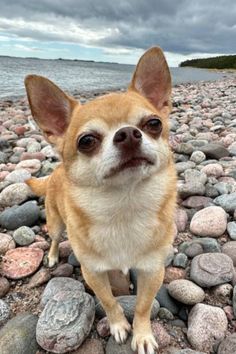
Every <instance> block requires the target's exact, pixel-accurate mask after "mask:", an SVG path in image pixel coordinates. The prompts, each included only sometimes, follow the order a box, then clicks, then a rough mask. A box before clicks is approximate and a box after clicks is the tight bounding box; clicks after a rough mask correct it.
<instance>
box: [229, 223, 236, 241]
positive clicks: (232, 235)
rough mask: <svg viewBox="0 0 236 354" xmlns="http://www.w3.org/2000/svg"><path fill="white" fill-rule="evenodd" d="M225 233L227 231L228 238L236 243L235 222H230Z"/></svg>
mask: <svg viewBox="0 0 236 354" xmlns="http://www.w3.org/2000/svg"><path fill="white" fill-rule="evenodd" d="M227 231H228V234H229V237H230V238H231V239H232V240H235V241H236V222H235V221H231V222H229V223H228V224H227Z"/></svg>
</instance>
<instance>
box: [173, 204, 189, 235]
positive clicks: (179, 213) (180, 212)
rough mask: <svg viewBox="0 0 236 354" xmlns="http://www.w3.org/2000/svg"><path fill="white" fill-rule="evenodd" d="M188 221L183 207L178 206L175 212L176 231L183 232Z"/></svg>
mask: <svg viewBox="0 0 236 354" xmlns="http://www.w3.org/2000/svg"><path fill="white" fill-rule="evenodd" d="M187 222H188V215H187V213H186V211H185V210H184V209H180V208H178V209H177V210H176V214H175V223H176V226H177V230H178V232H184V231H185V229H186V226H187Z"/></svg>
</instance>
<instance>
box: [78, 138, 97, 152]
mask: <svg viewBox="0 0 236 354" xmlns="http://www.w3.org/2000/svg"><path fill="white" fill-rule="evenodd" d="M99 142H100V139H99V138H98V137H97V136H95V135H92V134H86V135H83V136H82V137H80V138H79V139H78V150H79V151H81V152H85V153H86V152H91V151H93V150H94V149H95V148H96V147H97V146H98V145H99Z"/></svg>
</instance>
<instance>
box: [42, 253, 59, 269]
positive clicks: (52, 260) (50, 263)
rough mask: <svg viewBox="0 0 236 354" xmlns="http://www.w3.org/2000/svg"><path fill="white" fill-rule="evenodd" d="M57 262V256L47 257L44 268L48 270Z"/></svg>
mask: <svg viewBox="0 0 236 354" xmlns="http://www.w3.org/2000/svg"><path fill="white" fill-rule="evenodd" d="M58 261H59V260H58V257H57V256H47V257H46V260H45V266H47V267H48V268H53V267H55V266H56V265H57V263H58Z"/></svg>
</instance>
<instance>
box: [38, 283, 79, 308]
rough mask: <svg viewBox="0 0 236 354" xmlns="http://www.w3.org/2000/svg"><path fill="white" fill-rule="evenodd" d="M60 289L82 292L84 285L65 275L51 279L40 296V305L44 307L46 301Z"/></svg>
mask: <svg viewBox="0 0 236 354" xmlns="http://www.w3.org/2000/svg"><path fill="white" fill-rule="evenodd" d="M60 291H63V292H65V291H72V292H74V293H79V292H84V291H85V289H84V285H83V284H82V283H81V282H80V281H78V280H74V279H71V278H67V277H58V278H53V279H51V280H50V281H49V282H48V284H47V286H46V288H45V289H44V292H43V294H42V297H41V302H40V305H41V307H44V306H45V305H46V304H47V302H48V301H49V300H50V299H52V298H53V296H54V295H56V294H57V293H58V292H60Z"/></svg>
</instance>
